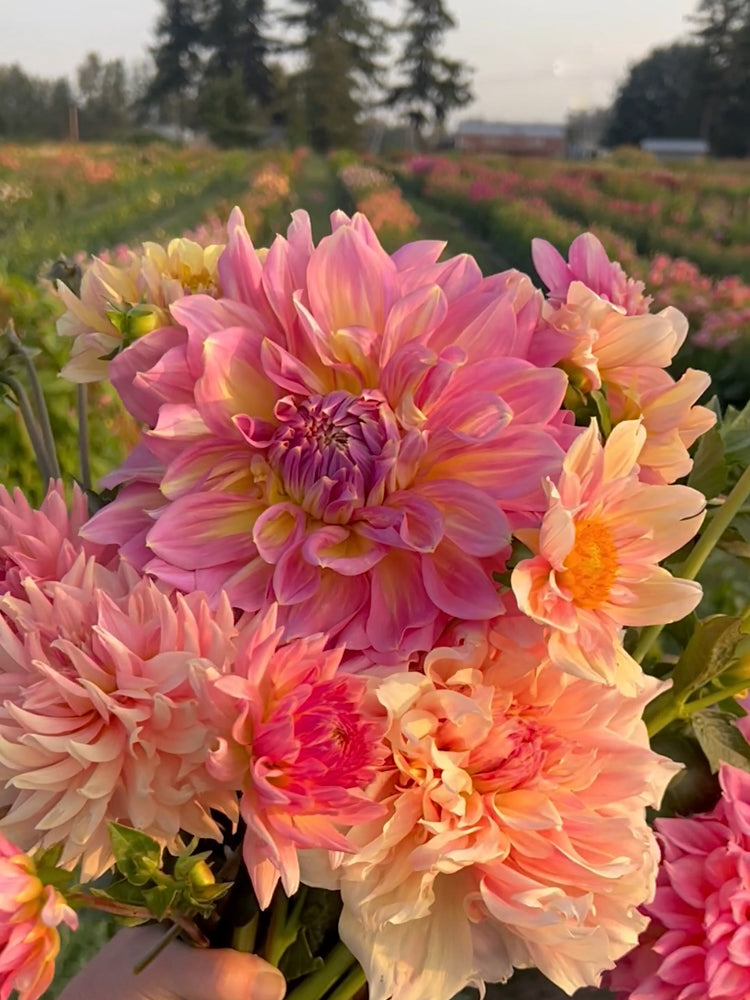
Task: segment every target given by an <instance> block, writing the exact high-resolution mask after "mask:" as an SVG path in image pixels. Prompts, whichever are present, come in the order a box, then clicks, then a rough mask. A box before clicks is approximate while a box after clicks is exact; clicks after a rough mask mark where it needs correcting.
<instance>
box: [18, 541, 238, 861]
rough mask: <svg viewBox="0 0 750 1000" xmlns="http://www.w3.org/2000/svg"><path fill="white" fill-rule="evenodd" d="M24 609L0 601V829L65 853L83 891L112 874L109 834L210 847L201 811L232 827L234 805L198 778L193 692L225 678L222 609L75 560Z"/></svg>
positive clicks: (33, 589)
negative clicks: (208, 679)
mask: <svg viewBox="0 0 750 1000" xmlns="http://www.w3.org/2000/svg"><path fill="white" fill-rule="evenodd" d="M24 596H25V599H22V598H15V597H10V596H6V597H5V598H3V599H2V600H0V689H1V690H2V691H3V694H4V696H5V700H4V702H3V704H2V707H0V786H2V790H0V816H2V819H0V829H1V830H2V831H3V832H4V833H6V834H7V835H8V836H10V837H12V838H13V840H14V841H16V842H17V843H19V844H22V845H23V847H24V849H25V850H31V849H33V848H36V847H37V846H43V847H49V846H52V845H53V844H57V843H62V844H63V854H62V859H61V864H62V865H64V866H69V867H72V866H73V865H74V864H76V863H77V862H78V861H80V862H81V863H82V872H83V878H84V879H89V878H94V877H96V876H97V875H99V874H101V873H102V872H103V871H105V870H106V869H107V868H108V867H109V866H110V865H111V864H112V860H113V859H112V853H111V850H110V845H109V837H108V833H107V823H108V822H109V821H112V820H114V821H118V822H122V823H125V824H126V825H129V826H134V827H137V828H138V829H140V830H143V831H144V832H145V833H147V834H149V835H150V836H153V837H156V838H157V839H159V840H160V841H162V842H164V843H172V844H174V843H175V842H176V841H177V839H178V837H179V833H180V831H181V830H185V831H188V832H189V833H194V834H198V835H200V836H207V837H212V836H213V837H218V838H219V839H220V833H219V829H218V827H217V825H216V823H215V821H214V820H213V819H212V818H211V816H210V814H209V810H211V809H219V810H221V811H223V812H224V813H225V814H226V815H227V816H229V817H230V818H236V812H237V810H236V802H235V797H234V795H233V793H232V791H231V790H229V789H225V788H222V787H220V785H219V784H218V783H217V782H216V780H215V779H213V778H210V777H209V775H208V773H207V771H206V768H205V762H206V754H207V752H208V748H209V746H210V744H211V740H212V739H213V736H214V732H213V730H212V729H211V726H210V724H209V721H208V718H207V713H208V706H207V705H205V704H203V703H202V702H201V700H200V699H199V698H198V696H197V694H196V689H197V685H198V683H199V681H200V679H201V677H202V676H203V675H212V676H213V675H214V674H216V673H221V672H224V671H226V670H227V669H228V667H229V665H230V664H231V661H232V658H233V655H234V645H233V638H234V635H235V629H234V618H233V615H232V611H231V609H230V608H229V606H228V604H227V603H226V602H223V603H221V604H220V606H219V607H218V609H217V610H216V611H215V612H210V611H209V609H208V605H207V603H206V601H205V598H203V597H202V596H201V595H200V594H188V595H187V596H186V597H181V596H177V597H175V598H170V597H169V596H168V595H167V594H166V593H164V592H163V588H161V587H160V586H159V585H157V584H156V583H155V582H154V581H151V580H147V579H142V578H140V577H139V576H138V574H137V573H136V572H135V571H134V570H132V569H130V568H129V567H128V566H127V565H125V564H123V565H122V566H121V567H120V568H119V569H118V571H117V572H112V571H110V570H107V569H105V568H103V567H101V566H98V565H97V564H96V563H95V562H94V561H93V560H89V561H88V562H87V561H86V560H85V559H84V557H83V555H80V556H79V557H78V560H77V561H76V563H75V564H74V565H73V567H72V568H71V569H70V570H69V572H68V573H67V574H66V575H65V576H64V577H63V579H62V580H61V581H59V582H55V583H46V584H43V585H39V584H37V583H35V582H34V581H33V580H30V579H27V580H26V582H25V595H24Z"/></svg>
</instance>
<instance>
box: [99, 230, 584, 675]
mask: <svg viewBox="0 0 750 1000" xmlns="http://www.w3.org/2000/svg"><path fill="white" fill-rule="evenodd" d="M229 230H230V231H229V241H228V245H227V249H226V251H225V252H224V254H223V255H222V257H221V260H220V262H219V266H218V271H219V280H220V283H221V287H222V289H223V293H224V295H225V296H226V297H225V298H222V299H218V300H217V299H213V298H210V297H208V296H205V295H194V296H190V297H186V298H184V299H182V300H181V301H180V302H177V303H174V304H173V305H172V306H171V313H172V315H173V316H174V317H175V318H176V320H177V321H178V322H179V323H181V324H182V325H183V326H184V328H185V330H186V331H187V332H186V333H185V332H184V331H183V332H181V331H180V330H178V329H173V328H167V329H164V330H158V331H155V332H154V333H152V334H149V335H147V336H145V337H143V338H142V339H141V340H140V341H138V342H137V343H135V344H134V345H132V346H131V347H130V348H128V349H127V350H126V351H124V352H123V353H122V354H121V355H119V357H118V358H116V359H115V361H113V362H112V377H113V381H114V383H115V385H116V386H117V388H118V391H119V392H120V394H121V396H122V398H123V400H124V402H125V405H126V406H127V407H128V409H129V410H130V411H131V412H133V413H138V414H142V415H143V416H144V417H145V418H146V419H147V422H148V424H149V428H148V429H147V430H146V432H145V434H144V438H143V447H142V449H141V452H140V455H141V459H144V456H150V458H151V462H152V465H153V464H156V465H157V466H159V465H160V467H161V473H160V478H159V483H158V489H159V491H160V492H159V495H158V496H154V497H153V500H152V501H151V503H150V504H148V505H143V504H142V503H141V508H142V516H141V521H140V522H139V524H138V525H137V531H136V530H135V527H134V531H133V534H134V537H135V535H136V534H138V533H140V534H138V538H139V539H143V538H144V537H145V546H146V547H147V549H148V551H149V552H150V553H151V558H143V559H142V561H139V562H138V565H139V568H143V569H145V570H146V571H148V572H150V573H152V574H154V575H155V576H157V577H159V578H161V579H162V580H164V581H166V582H168V583H170V584H172V585H174V586H176V587H179V588H181V589H184V590H192V589H200V590H205V591H206V592H208V593H209V595H212V596H213V597H215V596H216V595H218V593H219V592H220V590H221V589H222V588H223V589H225V590H226V592H227V594H228V596H229V598H230V600H231V602H232V604H233V605H234V606H236V607H239V608H241V609H243V610H248V611H254V610H257V609H262V608H265V607H267V606H268V605H269V604H270V603H272V602H278V604H279V612H278V614H279V623H280V625H281V626H283V628H284V630H285V636H286V637H287V638H296V637H300V636H307V635H310V634H313V633H316V632H319V631H322V632H326V633H328V634H329V635H330V637H331V640H332V641H334V642H342V643H344V644H345V645H346V646H347V647H348V648H349V649H351V650H355V651H357V650H360V651H363V653H364V654H366V655H367V656H368V657H370V658H371V659H373V660H376V661H379V662H385V663H399V662H400V661H401V660H402V659H403V657H404V656H408V655H410V654H412V653H414V652H415V651H416V650H420V649H425V648H428V647H429V645H430V644H431V643H432V642H433V640H434V637H435V635H436V634H437V633H438V632H439V630H440V629H441V628H442V627H443V626H444V624H445V623H446V622H447V621H448V620H449V619H450V618H451V617H454V616H456V617H472V618H489V617H492V616H493V615H495V614H497V613H498V612H499V611H500V610H501V604H500V600H499V597H498V594H497V588H496V585H495V583H494V580H493V576H492V574H493V571H495V570H498V569H502V568H503V566H504V560H505V557H506V555H507V552H508V542H509V526H510V525H511V524H516V523H524V524H525V523H529V520H532V521H533V520H534V518H535V517H538V515H539V513H540V512H541V510H542V509H543V508H544V505H545V499H544V494H543V491H542V488H541V481H542V478H543V476H545V475H548V474H554V473H555V472H556V471H557V470H558V469H559V467H560V463H561V461H562V450H561V445H560V442H562V443H563V447H565V446H567V443H568V442H569V441H570V440H571V439H572V438H573V437H574V436H575V434H576V433H577V431H576V430H575V428H573V427H572V426H571V424H570V423H569V422H567V420H566V416H564V415H562V414H561V413H560V412H559V410H560V404H561V401H562V396H563V393H564V389H565V376H564V374H563V373H562V372H560V371H558V370H556V369H553V368H542V369H540V368H537V367H536V366H535V365H532V364H531V363H530V362H528V361H527V360H525V358H526V355H527V352H528V349H529V345H530V342H531V339H532V335H533V332H534V330H535V328H536V325H537V322H538V319H539V309H540V302H541V298H540V294H539V293H538V292H535V291H534V290H533V288H532V286H531V283H530V282H529V280H528V279H527V278H525V277H522V276H521V275H519V274H518V273H517V272H506V273H505V274H501V275H495V276H492V277H488V278H482V276H481V273H480V271H479V269H478V267H477V265H476V263H475V262H474V261H473V259H471V258H470V257H467V256H461V257H457V258H454V259H452V260H449V261H447V262H445V263H436V259H437V257H438V255H439V254H440V252H441V250H442V249H443V244H440V243H431V242H427V243H412V244H409V245H407V246H404V247H402V248H401V249H400V250H398V251H396V253H394V254H393V255H392V256H389V255H388V254H386V253H385V251H384V250H383V249H382V247H381V246H380V244H379V243H378V240H377V238H376V236H375V234H374V233H373V231H372V228H371V226H370V225H369V223H368V222H367V221H366V219H364V217H362V216H355V217H354V219H351V220H350V219H349V218H347V217H346V216H345V215H343V213H337V214H335V215H334V217H333V233H332V234H331V235H330V236H327V237H325V238H324V239H322V240H321V242H320V244H319V245H318V246H317V247H314V246H313V242H312V237H311V233H310V224H309V219H308V217H307V215H306V214H305V213H303V212H296V213H295V214H294V217H293V222H292V225H291V227H290V229H289V232H288V236H287V239H284V238H283V237H278V238H277V239H276V240H275V242H274V243H273V245H272V246H271V248H270V249H269V250H268V252H267V253H266V254H264V255H258V254H257V253H256V252H255V250H254V248H253V246H252V244H251V242H250V238H249V236H248V233H247V231H246V229H245V228H244V226H243V224H242V216H241V214H240V213H239V212H238V211H235V212H234V213H233V215H232V217H231V220H230V227H229ZM141 465H142V466H146V465H148V462H147V461H145V460H143V461H141ZM157 475H158V474H157ZM120 479H121V480H125V483H126V485H125V486H124V488H123V490H122V492H121V495H120V497H118V498H117V499H116V500H115V501H114V502H113V503H112V504H110V505H109V506H108V507H107V508H106V509H104V510H103V511H101V512H100V513H99V514H97V515H96V516H95V518H94V519H93V521H92V522H91V524H90V525H89V526H87V529H86V533H87V536H88V537H89V538H92V539H95V540H98V541H107V542H109V541H114V540H117V541H118V542H119V543H121V544H122V542H123V537H122V532H123V529H122V524H123V520H122V508H125V510H126V515H127V516H130V515H132V513H133V508H132V503H131V497H132V496H133V495H135V496H136V497H138V498H139V499H138V501H137V502H138V503H140V497H141V496H142V495H143V492H142V493H138V490H142V491H145V492H148V491H151V493H152V496H153V491H154V487H155V483H154V474H153V470H152V469H151V470H149V472H148V474H143V475H142V474H140V473H139V472H138V471H137V470H136V471H135V472H131V473H128V471H127V470H126V471H125V472H124V473H123V474H122V475H120ZM133 491H135V493H134V492H133ZM128 523H130V522H128ZM137 544H138V546H140V545H141V541H138V543H137Z"/></svg>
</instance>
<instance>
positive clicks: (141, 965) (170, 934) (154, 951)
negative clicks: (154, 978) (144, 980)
mask: <svg viewBox="0 0 750 1000" xmlns="http://www.w3.org/2000/svg"><path fill="white" fill-rule="evenodd" d="M179 933H180V928H179V927H178V926H177V924H172V926H171V927H170V928H169V930H168V931H167V933H166V934H164V935H162V937H160V938H159V940H158V941H157V942H156V944H155V945H154V946H153V948H151V949H150V950H149V951H147V952H146V954H145V955H144V956H143V958H141V959H139V961H137V962H136V964H135V965H134V966H133V974H134V975H136V976H137V975H138V973H139V972H143V970H144V969H145V968H146V966H147V965H150V964H151V963H152V962H153V960H154V959H155V958H157V957H158V956H159V955H161V953H162V952H163V951H164V949H165V948H166V947H167V945H168V944H169V942H170V941H174V939H175V938H176V937H177V935H178V934H179Z"/></svg>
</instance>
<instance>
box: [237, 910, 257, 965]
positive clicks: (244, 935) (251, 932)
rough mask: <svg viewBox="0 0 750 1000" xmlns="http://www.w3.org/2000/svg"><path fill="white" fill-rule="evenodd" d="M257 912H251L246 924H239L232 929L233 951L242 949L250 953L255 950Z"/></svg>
mask: <svg viewBox="0 0 750 1000" xmlns="http://www.w3.org/2000/svg"><path fill="white" fill-rule="evenodd" d="M258 919H259V914H257V913H255V914H253V916H252V918H251V919H250V920H248V922H247V923H246V924H239V925H238V926H237V927H235V928H233V930H232V947H233V948H234V950H235V951H242V952H245V954H247V955H250V954H251V953H252V952H253V951H254V950H255V941H256V938H257V936H258Z"/></svg>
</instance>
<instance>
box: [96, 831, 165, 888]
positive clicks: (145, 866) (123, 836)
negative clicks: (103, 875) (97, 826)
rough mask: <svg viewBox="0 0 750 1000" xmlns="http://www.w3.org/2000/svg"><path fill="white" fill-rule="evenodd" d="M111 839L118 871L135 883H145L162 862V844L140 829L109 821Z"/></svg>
mask: <svg viewBox="0 0 750 1000" xmlns="http://www.w3.org/2000/svg"><path fill="white" fill-rule="evenodd" d="M108 827H109V839H110V842H111V844H112V853H113V854H114V856H115V863H116V864H117V868H118V871H120V873H121V874H122V875H124V876H125V878H126V879H127V880H128V881H129V882H132V884H133V885H145V884H146V882H149V881H150V880H151V877H152V876H153V873H154V871H156V870H157V869H158V868H159V864H160V862H161V846H160V844H158V843H157V841H155V840H154V839H153V837H149V836H148V835H147V834H145V833H141V831H140V830H133V829H131V828H130V827H129V826H122V825H121V824H120V823H109V824H108Z"/></svg>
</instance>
